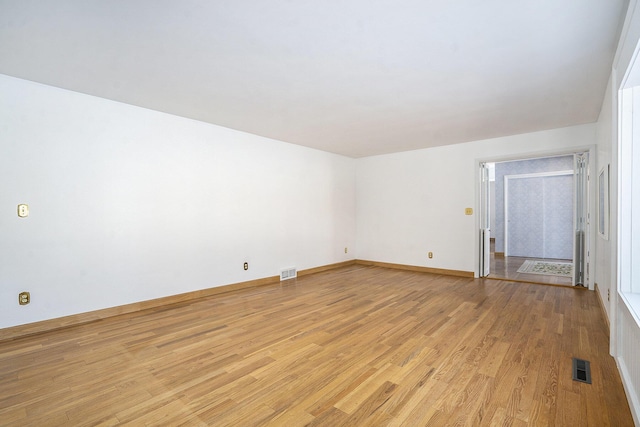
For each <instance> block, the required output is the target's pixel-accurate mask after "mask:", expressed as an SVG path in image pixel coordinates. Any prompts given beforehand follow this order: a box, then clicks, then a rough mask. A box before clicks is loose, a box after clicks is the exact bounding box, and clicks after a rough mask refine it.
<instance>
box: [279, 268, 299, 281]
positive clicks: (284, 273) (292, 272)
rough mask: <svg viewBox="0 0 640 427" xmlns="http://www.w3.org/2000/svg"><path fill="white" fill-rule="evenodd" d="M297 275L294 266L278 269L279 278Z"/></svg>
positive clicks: (291, 277) (283, 278) (292, 277)
mask: <svg viewBox="0 0 640 427" xmlns="http://www.w3.org/2000/svg"><path fill="white" fill-rule="evenodd" d="M296 277H298V271H297V270H296V268H295V267H291V268H285V269H284V270H280V280H281V281H282V280H289V279H295V278H296Z"/></svg>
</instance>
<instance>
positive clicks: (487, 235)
mask: <svg viewBox="0 0 640 427" xmlns="http://www.w3.org/2000/svg"><path fill="white" fill-rule="evenodd" d="M490 188H491V187H490V182H489V168H488V167H487V164H486V163H481V164H480V239H479V240H480V277H487V276H488V275H489V274H490V273H491V203H490Z"/></svg>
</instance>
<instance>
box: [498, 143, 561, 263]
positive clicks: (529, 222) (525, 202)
mask: <svg viewBox="0 0 640 427" xmlns="http://www.w3.org/2000/svg"><path fill="white" fill-rule="evenodd" d="M561 170H573V156H572V155H569V156H560V157H548V158H543V159H531V160H520V161H514V162H502V163H496V183H495V189H496V191H495V197H496V211H495V218H496V227H495V229H494V230H492V234H491V235H492V237H495V239H496V246H495V250H496V252H504V176H505V175H522V174H530V173H540V172H554V171H561ZM550 178H553V179H550ZM509 185H510V187H511V189H510V195H509V197H510V198H511V200H512V202H511V203H509V205H510V209H511V208H512V207H513V206H517V205H519V204H521V206H522V207H521V208H520V209H519V210H518V211H514V212H511V213H510V217H511V219H512V222H511V223H510V235H509V252H510V255H512V256H516V254H523V255H517V256H529V257H538V258H566V259H572V258H573V255H572V247H573V177H564V176H561V177H547V178H534V179H524V178H523V179H512V180H510V183H509ZM512 191H513V194H512ZM514 201H520V202H521V203H513V202H514ZM534 207H535V210H534ZM527 214H528V215H527ZM514 215H515V216H514ZM518 218H523V219H522V220H521V221H520V222H522V223H521V224H520V223H518V222H516V223H514V222H513V219H518ZM567 230H569V231H567ZM514 233H515V234H514ZM512 234H513V235H512ZM567 248H569V250H568V251H567ZM513 251H516V252H513ZM540 254H542V255H543V256H539V255H540ZM544 254H547V255H544ZM552 255H553V256H552Z"/></svg>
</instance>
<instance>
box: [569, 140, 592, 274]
mask: <svg viewBox="0 0 640 427" xmlns="http://www.w3.org/2000/svg"><path fill="white" fill-rule="evenodd" d="M574 171H575V172H574V173H575V218H574V224H575V233H574V254H575V255H574V258H573V276H574V277H573V284H574V285H579V286H586V285H587V284H588V273H589V250H588V248H589V238H590V236H589V227H588V223H589V221H588V216H587V212H588V203H589V153H579V154H576V155H575V156H574Z"/></svg>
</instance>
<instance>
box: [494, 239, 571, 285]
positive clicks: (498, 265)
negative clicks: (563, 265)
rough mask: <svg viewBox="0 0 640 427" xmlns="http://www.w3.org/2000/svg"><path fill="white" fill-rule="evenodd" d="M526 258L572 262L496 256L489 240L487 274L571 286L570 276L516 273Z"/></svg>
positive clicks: (533, 259) (562, 260) (498, 277)
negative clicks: (489, 254) (488, 268)
mask: <svg viewBox="0 0 640 427" xmlns="http://www.w3.org/2000/svg"><path fill="white" fill-rule="evenodd" d="M526 260H532V261H538V260H540V261H552V262H556V261H558V262H572V260H570V259H542V258H522V257H513V256H510V257H505V256H504V255H503V256H501V257H500V256H496V253H495V242H494V241H492V242H491V261H490V262H491V265H490V271H491V274H489V276H488V277H489V278H490V279H506V280H514V281H522V282H529V283H541V284H545V285H562V286H573V279H572V278H571V277H562V276H551V275H546V274H528V273H518V269H519V268H520V267H521V266H522V264H523V263H524V262H525V261H526Z"/></svg>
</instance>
